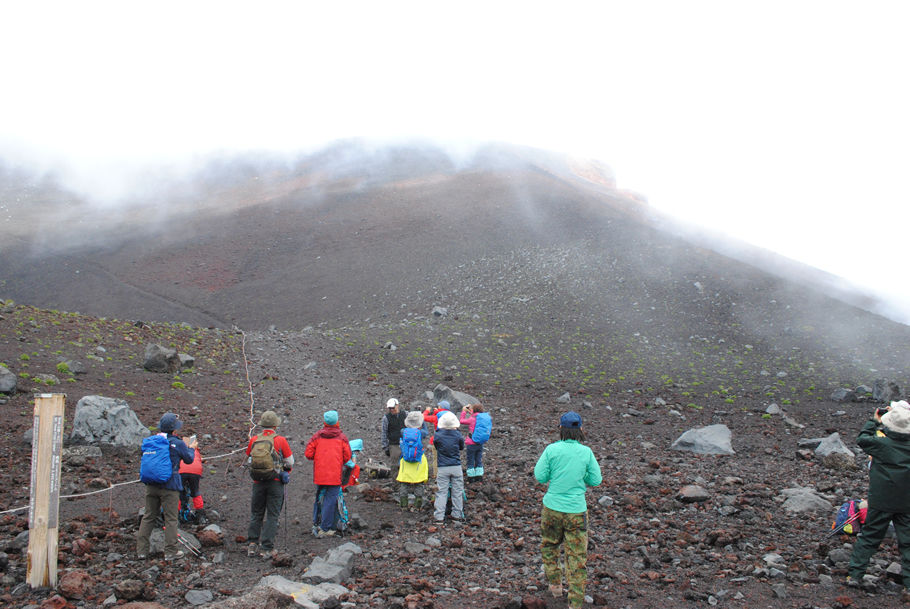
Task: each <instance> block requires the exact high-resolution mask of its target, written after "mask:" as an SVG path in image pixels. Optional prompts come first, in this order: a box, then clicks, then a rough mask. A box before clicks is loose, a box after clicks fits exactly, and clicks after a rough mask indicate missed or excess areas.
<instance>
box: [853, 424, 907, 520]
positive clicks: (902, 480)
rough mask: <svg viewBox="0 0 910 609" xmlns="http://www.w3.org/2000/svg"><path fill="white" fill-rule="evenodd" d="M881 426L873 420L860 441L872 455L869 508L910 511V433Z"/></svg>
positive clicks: (860, 434)
mask: <svg viewBox="0 0 910 609" xmlns="http://www.w3.org/2000/svg"><path fill="white" fill-rule="evenodd" d="M878 429H879V427H878V425H877V424H876V422H875V421H874V420H869V421H867V422H866V424H865V425H864V426H863V429H862V430H861V431H860V432H859V435H858V436H857V437H856V443H857V444H859V447H860V448H862V449H863V452H865V453H866V454H867V455H869V456H871V457H872V465H871V466H870V468H869V507H870V508H872V509H874V510H878V511H880V512H886V513H889V514H910V436H908V435H907V434H902V433H896V432H893V431H890V430H887V429H884V430H883V431H884V432H885V434H886V435H884V436H879V435H876V433H875V432H876V431H877V430H878Z"/></svg>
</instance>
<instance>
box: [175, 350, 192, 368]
mask: <svg viewBox="0 0 910 609" xmlns="http://www.w3.org/2000/svg"><path fill="white" fill-rule="evenodd" d="M177 357H178V359H179V360H180V369H181V370H186V369H187V368H192V367H193V366H195V365H196V358H195V357H193V356H192V355H189V354H187V353H178V354H177Z"/></svg>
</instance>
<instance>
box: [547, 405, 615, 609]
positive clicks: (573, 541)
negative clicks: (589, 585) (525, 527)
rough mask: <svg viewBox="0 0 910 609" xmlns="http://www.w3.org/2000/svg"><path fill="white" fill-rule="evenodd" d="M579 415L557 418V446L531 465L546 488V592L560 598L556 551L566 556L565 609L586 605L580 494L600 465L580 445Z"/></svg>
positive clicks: (584, 514) (584, 511) (597, 476)
mask: <svg viewBox="0 0 910 609" xmlns="http://www.w3.org/2000/svg"><path fill="white" fill-rule="evenodd" d="M584 439H585V436H584V434H583V433H582V431H581V416H579V415H578V413H575V412H567V413H566V414H564V415H562V416H561V417H560V418H559V441H558V442H553V443H552V444H550V445H548V446H547V447H546V448H545V449H544V451H543V454H541V455H540V458H539V459H538V460H537V464H536V465H535V466H534V478H536V479H537V481H538V482H540V483H541V484H548V485H549V486H548V487H547V492H546V494H544V496H543V511H542V512H541V515H540V538H541V539H540V555H541V559H542V560H543V570H544V574H545V575H546V578H547V583H548V585H549V588H550V593H551V594H552V595H553V596H554V597H556V598H562V575H563V574H562V569H561V568H560V566H559V552H560V546H562V548H563V549H564V551H565V575H566V583H567V584H568V587H569V607H572V608H573V609H580V608H581V606H582V605H583V604H584V600H585V584H586V582H587V577H588V574H587V562H588V504H587V501H586V500H585V491H586V490H587V488H588V487H589V486H597V485H599V484H600V483H601V482H602V476H601V473H600V465H598V463H597V459H595V458H594V453H593V451H591V449H590V448H588V447H587V446H585V445H584V444H582V442H583V441H584Z"/></svg>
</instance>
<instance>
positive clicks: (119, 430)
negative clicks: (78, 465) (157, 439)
mask: <svg viewBox="0 0 910 609" xmlns="http://www.w3.org/2000/svg"><path fill="white" fill-rule="evenodd" d="M148 435H149V430H148V428H147V427H146V426H144V425H143V424H142V422H141V421H140V420H139V417H137V416H136V413H135V412H133V410H132V409H131V408H130V407H129V404H127V403H126V401H125V400H121V399H119V398H106V397H104V396H100V395H87V396H85V397H84V398H82V399H81V400H79V401H78V402H77V403H76V414H75V415H74V417H73V432H72V433H71V434H70V441H71V442H72V443H74V444H111V445H113V446H123V447H129V448H138V447H139V446H140V445H141V444H142V440H143V439H144V438H146V437H147V436H148Z"/></svg>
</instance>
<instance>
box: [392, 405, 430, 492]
mask: <svg viewBox="0 0 910 609" xmlns="http://www.w3.org/2000/svg"><path fill="white" fill-rule="evenodd" d="M404 425H405V428H404V429H403V430H401V440H400V446H399V451H400V452H401V460H400V463H399V466H398V477H397V478H396V480H397V481H398V483H399V487H398V504H399V505H400V506H401V507H402V508H403V509H405V508H412V509H414V510H419V509H420V508H422V507H423V497H424V489H425V487H426V481H427V480H428V477H429V476H428V475H429V466H428V463H427V456H426V454H425V452H426V451H425V449H426V445H427V440H428V438H429V436H430V433H429V432H428V431H427V430H426V426H425V424H424V421H423V415H422V414H421V413H420V412H419V411H417V410H414V411H411V412H409V413H407V416H406V417H405V420H404ZM411 497H413V498H414V501H413V503H411Z"/></svg>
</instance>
